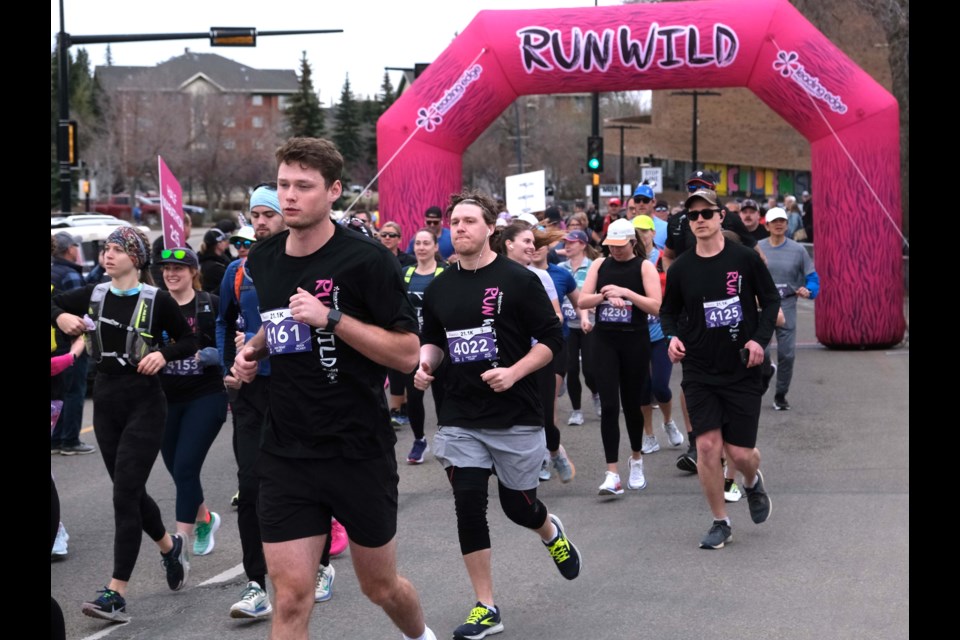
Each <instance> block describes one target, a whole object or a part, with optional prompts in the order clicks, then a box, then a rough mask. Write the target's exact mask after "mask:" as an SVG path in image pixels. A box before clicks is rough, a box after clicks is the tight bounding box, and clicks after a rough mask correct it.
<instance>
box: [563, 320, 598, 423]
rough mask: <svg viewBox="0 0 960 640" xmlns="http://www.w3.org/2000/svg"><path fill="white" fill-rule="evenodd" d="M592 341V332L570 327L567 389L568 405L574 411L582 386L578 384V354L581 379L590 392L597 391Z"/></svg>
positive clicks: (577, 406)
mask: <svg viewBox="0 0 960 640" xmlns="http://www.w3.org/2000/svg"><path fill="white" fill-rule="evenodd" d="M593 343H594V338H593V334H592V333H584V332H583V330H582V329H573V328H571V329H570V335H569V337H567V391H568V392H569V393H570V406H571V407H572V408H573V410H574V411H579V410H580V395H581V394H582V393H583V387H581V386H580V364H581V361H580V354H581V353H582V354H583V363H582V364H583V381H584V383H585V384H586V385H587V389H589V390H590V393H596V392H597V383H596V380H595V378H594V375H593Z"/></svg>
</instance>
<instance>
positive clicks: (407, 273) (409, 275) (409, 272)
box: [403, 265, 443, 284]
mask: <svg viewBox="0 0 960 640" xmlns="http://www.w3.org/2000/svg"><path fill="white" fill-rule="evenodd" d="M416 270H417V267H416V266H415V265H414V266H410V267H407V270H406V271H404V272H403V281H404V283H406V284H410V279H411V278H412V277H413V272H414V271H416ZM441 273H443V267H437V269H436V271H434V272H433V277H434V278H436V277H437V276H438V275H440V274H441Z"/></svg>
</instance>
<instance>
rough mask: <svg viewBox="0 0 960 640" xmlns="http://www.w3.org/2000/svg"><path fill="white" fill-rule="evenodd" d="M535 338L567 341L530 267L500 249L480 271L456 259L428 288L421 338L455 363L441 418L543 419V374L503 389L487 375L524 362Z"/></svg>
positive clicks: (467, 423) (554, 347)
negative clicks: (463, 266) (458, 263)
mask: <svg viewBox="0 0 960 640" xmlns="http://www.w3.org/2000/svg"><path fill="white" fill-rule="evenodd" d="M471 334H472V336H471ZM532 339H536V340H537V341H538V342H539V343H541V344H543V345H544V346H546V347H549V348H550V350H551V351H552V352H553V353H554V354H556V353H557V352H558V351H559V350H560V347H561V346H562V344H563V334H562V332H561V329H560V321H559V319H558V318H557V314H556V313H554V310H553V305H552V304H551V303H550V299H549V298H548V297H547V292H546V291H545V290H544V288H543V284H541V282H540V278H539V277H537V275H536V274H534V273H533V272H532V271H530V270H529V269H526V268H525V267H523V266H521V265H520V264H518V263H516V262H514V261H512V260H510V259H509V258H505V257H503V256H497V257H496V259H495V260H494V261H493V262H491V263H490V264H488V265H487V266H485V267H482V268H480V269H478V270H476V271H474V270H472V269H463V270H461V269H460V268H458V267H451V268H449V269H447V270H445V271H444V272H443V273H441V274H440V275H439V276H437V277H436V279H435V280H434V281H433V282H432V283H431V284H430V286H429V287H427V290H426V293H425V294H424V298H423V334H422V338H421V340H422V342H423V343H424V344H433V345H436V346H438V347H440V348H441V349H443V352H444V360H445V361H446V362H447V363H448V364H447V368H446V373H445V387H444V391H445V395H444V398H443V404H442V405H441V406H440V415H439V416H438V423H439V424H441V425H449V426H456V427H464V428H467V429H506V428H509V427H512V426H515V425H543V408H542V407H541V404H540V397H539V391H538V388H537V382H536V379H535V376H533V375H528V376H526V377H524V378H521V379H520V380H518V381H517V382H516V383H515V384H514V385H513V386H512V387H511V388H510V389H508V390H506V391H504V392H501V393H497V392H495V391H493V390H492V389H491V388H490V386H489V385H488V384H487V383H486V382H484V381H483V380H481V378H480V375H481V374H482V373H483V372H484V371H488V370H490V369H492V368H494V367H510V366H512V365H514V364H516V362H517V361H519V360H520V359H521V358H523V357H524V356H525V355H527V353H529V352H530V349H531V346H532V344H533V343H532ZM451 348H452V352H451ZM547 366H549V365H547Z"/></svg>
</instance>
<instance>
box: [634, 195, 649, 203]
mask: <svg viewBox="0 0 960 640" xmlns="http://www.w3.org/2000/svg"><path fill="white" fill-rule="evenodd" d="M633 201H634V202H640V203H642V204H650V203H651V202H653V200H652V199H650V198H644V197H642V196H637V197H636V198H634V199H633Z"/></svg>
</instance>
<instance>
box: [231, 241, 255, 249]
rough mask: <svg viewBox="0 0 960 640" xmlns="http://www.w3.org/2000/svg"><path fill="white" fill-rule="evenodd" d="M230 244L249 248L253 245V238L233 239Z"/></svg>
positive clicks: (238, 247) (239, 247)
mask: <svg viewBox="0 0 960 640" xmlns="http://www.w3.org/2000/svg"><path fill="white" fill-rule="evenodd" d="M230 244H232V245H233V246H235V247H236V248H237V249H249V248H250V247H251V246H252V245H253V240H234V241H233V242H231V243H230Z"/></svg>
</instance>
